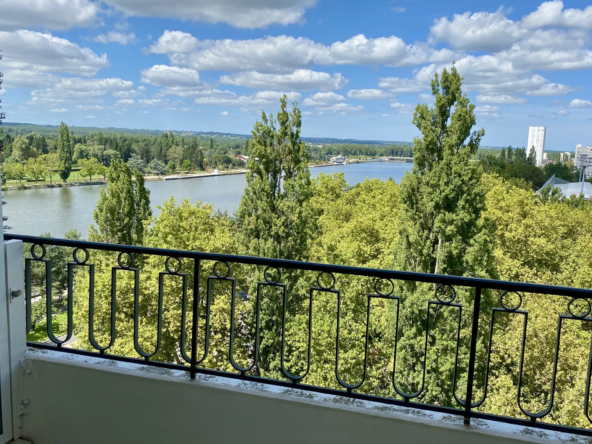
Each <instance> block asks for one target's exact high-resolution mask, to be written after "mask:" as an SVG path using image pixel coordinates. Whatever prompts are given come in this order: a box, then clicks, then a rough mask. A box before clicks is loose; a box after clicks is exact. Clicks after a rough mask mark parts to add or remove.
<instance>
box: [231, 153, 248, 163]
mask: <svg viewBox="0 0 592 444" xmlns="http://www.w3.org/2000/svg"><path fill="white" fill-rule="evenodd" d="M234 158H235V159H240V160H242V161H243V162H245V163H247V161H248V160H249V156H241V155H238V156H234Z"/></svg>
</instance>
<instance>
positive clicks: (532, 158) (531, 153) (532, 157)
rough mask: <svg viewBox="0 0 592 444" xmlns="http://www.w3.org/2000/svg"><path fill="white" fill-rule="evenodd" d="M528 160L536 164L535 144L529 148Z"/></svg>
mask: <svg viewBox="0 0 592 444" xmlns="http://www.w3.org/2000/svg"><path fill="white" fill-rule="evenodd" d="M526 161H527V162H528V163H530V164H532V165H534V164H536V150H535V148H534V146H531V147H530V148H529V150H528V157H527V158H526Z"/></svg>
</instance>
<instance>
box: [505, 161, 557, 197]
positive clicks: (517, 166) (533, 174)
mask: <svg viewBox="0 0 592 444" xmlns="http://www.w3.org/2000/svg"><path fill="white" fill-rule="evenodd" d="M503 177H504V178H506V179H524V180H525V181H527V182H531V183H532V184H533V186H534V188H535V189H537V190H538V189H539V188H540V187H541V186H542V185H543V184H544V183H545V182H546V181H547V179H548V178H547V176H546V175H545V173H544V172H543V170H542V169H541V168H539V167H538V166H536V165H534V164H533V163H530V162H528V163H522V162H518V163H510V164H508V165H506V168H505V170H504V173H503Z"/></svg>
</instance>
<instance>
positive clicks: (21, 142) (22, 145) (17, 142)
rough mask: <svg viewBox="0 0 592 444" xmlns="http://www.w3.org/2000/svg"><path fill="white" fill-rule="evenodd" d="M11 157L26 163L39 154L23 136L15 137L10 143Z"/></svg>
mask: <svg viewBox="0 0 592 444" xmlns="http://www.w3.org/2000/svg"><path fill="white" fill-rule="evenodd" d="M12 155H13V156H14V157H16V158H17V159H18V160H20V161H26V160H28V159H29V158H31V157H37V156H39V153H38V151H37V150H36V149H35V148H34V147H33V146H32V145H31V144H30V143H29V140H28V139H27V138H26V137H25V136H16V138H15V139H14V141H13V142H12Z"/></svg>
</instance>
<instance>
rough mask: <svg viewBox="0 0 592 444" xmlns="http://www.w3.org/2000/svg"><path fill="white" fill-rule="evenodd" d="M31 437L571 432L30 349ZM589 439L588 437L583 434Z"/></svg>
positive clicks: (383, 437)
mask: <svg viewBox="0 0 592 444" xmlns="http://www.w3.org/2000/svg"><path fill="white" fill-rule="evenodd" d="M23 363H24V365H23V366H22V367H21V379H20V381H21V386H20V393H19V396H20V398H21V402H22V400H27V402H26V404H27V407H26V408H25V409H23V410H21V412H22V416H21V419H22V426H23V438H24V439H29V440H30V441H31V442H32V443H34V444H82V443H84V444H106V443H109V444H119V443H121V444H124V443H125V444H131V443H142V444H168V443H175V444H177V443H204V444H205V443H207V444H218V443H220V444H222V443H224V444H228V443H241V444H250V443H257V444H272V443H273V444H277V443H281V444H292V443H294V444H303V443H339V444H350V443H351V444H354V443H355V444H362V443H363V444H378V443H380V444H384V443H414V444H423V443H426V444H427V443H437V444H448V443H450V444H475V443H480V444H490V443H491V444H502V443H524V442H550V441H563V440H566V441H567V440H571V441H569V442H572V443H578V442H582V443H583V442H585V439H587V438H583V437H574V436H567V435H562V434H556V433H549V432H544V431H541V430H535V429H530V428H524V427H516V426H510V425H507V424H501V423H494V422H487V421H479V420H473V424H472V425H471V426H465V425H463V424H462V418H460V417H456V416H454V417H452V416H447V415H442V414H438V413H431V412H427V411H418V410H415V409H406V408H402V407H395V406H386V405H381V404H374V403H368V402H362V401H356V400H352V399H348V398H341V397H335V396H327V395H320V394H315V393H311V392H304V391H300V390H286V389H285V388H279V387H273V386H270V385H262V384H253V383H249V382H244V381H238V380H229V379H227V378H218V377H213V376H204V375H198V376H197V379H196V380H195V381H191V380H190V379H189V378H188V376H187V374H186V373H185V372H180V371H170V370H166V369H159V368H154V367H146V366H139V365H132V364H126V363H118V362H112V361H106V360H100V359H98V358H86V357H80V356H73V355H68V354H64V353H58V352H47V351H30V352H28V353H27V355H26V359H25V360H24V361H23ZM580 440H581V441H580Z"/></svg>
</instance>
